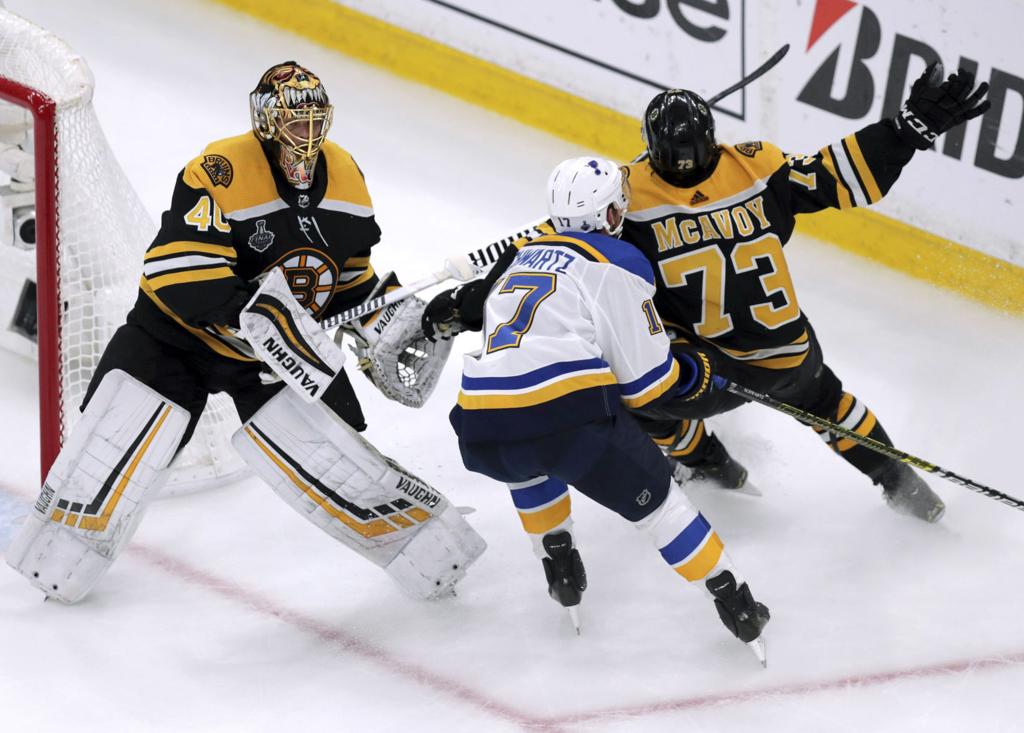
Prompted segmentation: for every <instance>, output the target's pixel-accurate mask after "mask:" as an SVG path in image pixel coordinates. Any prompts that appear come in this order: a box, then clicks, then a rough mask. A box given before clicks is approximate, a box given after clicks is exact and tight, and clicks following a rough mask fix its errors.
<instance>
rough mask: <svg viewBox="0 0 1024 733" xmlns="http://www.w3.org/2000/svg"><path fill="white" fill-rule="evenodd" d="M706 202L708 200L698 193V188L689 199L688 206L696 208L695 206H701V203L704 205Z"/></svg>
mask: <svg viewBox="0 0 1024 733" xmlns="http://www.w3.org/2000/svg"><path fill="white" fill-rule="evenodd" d="M707 200H708V197H707V196H705V195H704V194H702V193H701V192H700V189H699V188H698V189H697V192H696V193H694V194H693V198H692V199H690V206H696V205H697V204H702V203H704V202H705V201H707Z"/></svg>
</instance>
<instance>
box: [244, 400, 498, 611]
mask: <svg viewBox="0 0 1024 733" xmlns="http://www.w3.org/2000/svg"><path fill="white" fill-rule="evenodd" d="M232 443H233V444H234V446H235V449H236V450H237V451H238V452H239V453H240V454H241V455H242V457H243V458H245V460H246V462H247V463H248V464H249V465H250V466H252V468H253V469H254V470H255V471H256V473H257V474H258V475H259V476H260V478H262V479H263V480H264V481H265V482H266V483H267V484H269V485H270V486H271V487H272V488H273V490H274V491H275V492H276V493H277V494H278V495H279V496H281V498H283V499H284V500H285V501H286V502H287V503H288V504H289V505H290V506H291V507H293V508H294V509H295V510H296V511H298V512H299V513H300V514H302V515H303V516H304V517H306V518H307V519H309V521H311V522H312V523H313V524H315V525H317V526H318V527H320V528H321V529H323V530H324V531H325V532H327V533H328V534H329V535H331V536H332V537H334V538H335V539H337V540H338V541H340V542H342V543H344V544H345V545H347V546H348V547H350V548H351V549H353V550H355V551H356V552H358V553H359V554H360V555H362V556H363V557H365V558H367V559H368V560H370V561H371V562H373V563H374V564H376V565H378V566H380V567H382V568H384V569H385V570H386V571H387V573H388V574H389V575H390V576H391V577H392V578H393V579H394V580H395V581H396V582H397V583H398V584H399V586H401V587H402V589H403V590H404V591H406V592H407V593H409V594H410V595H412V596H413V597H416V598H423V599H427V598H437V597H441V596H445V595H448V594H450V593H451V591H452V589H453V588H454V586H455V585H456V583H458V582H459V580H460V579H461V578H462V577H463V576H464V575H465V574H466V570H467V568H468V567H469V566H470V565H471V564H472V563H473V562H474V561H475V560H476V559H477V558H478V557H479V556H480V555H481V554H482V553H483V551H484V550H485V549H486V547H487V545H486V543H485V542H484V540H483V538H482V537H480V535H478V534H477V533H476V531H475V530H474V529H473V528H472V527H470V526H469V524H468V523H467V522H466V520H465V519H463V517H462V515H461V514H460V513H459V511H458V509H456V508H455V507H454V506H452V505H451V503H450V502H449V501H448V500H447V499H446V498H445V497H444V495H443V494H441V493H440V492H439V491H437V490H436V489H434V488H432V487H431V486H429V485H428V484H427V483H426V482H424V481H422V480H421V479H419V478H418V477H416V476H415V475H413V474H411V473H409V472H408V471H406V470H405V469H403V468H402V467H401V466H399V465H398V464H397V463H395V462H394V461H392V460H391V459H389V458H388V457H386V456H384V455H382V454H381V453H380V452H378V451H377V450H376V449H375V448H374V447H373V446H372V445H370V443H368V442H367V441H366V440H364V439H363V438H362V437H361V436H360V435H359V434H358V433H356V432H355V431H354V430H353V429H352V428H351V427H349V426H348V425H347V424H345V423H344V422H343V421H342V420H340V419H338V418H337V417H336V416H335V415H334V414H333V413H332V412H331V411H330V410H329V409H328V408H326V407H325V406H323V405H321V404H316V403H314V404H307V403H305V402H303V401H302V400H301V399H300V398H299V397H298V396H297V394H295V391H294V390H282V391H281V392H280V393H279V394H278V395H276V396H275V397H274V398H273V399H271V400H270V401H269V402H268V403H267V404H266V405H264V406H263V407H262V408H261V409H260V410H259V411H258V412H257V413H256V414H255V415H254V416H253V418H252V419H251V420H249V421H248V422H247V423H246V424H245V425H243V426H242V428H241V429H240V430H239V431H238V432H237V433H235V435H234V437H233V438H232Z"/></svg>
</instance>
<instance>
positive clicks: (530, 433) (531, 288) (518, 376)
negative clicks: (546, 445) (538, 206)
mask: <svg viewBox="0 0 1024 733" xmlns="http://www.w3.org/2000/svg"><path fill="white" fill-rule="evenodd" d="M653 298H654V273H653V272H652V270H651V265H650V264H649V263H648V262H647V260H646V259H645V258H644V256H643V254H641V252H640V251H639V250H638V249H636V248H635V247H634V246H633V245H631V244H628V243H626V242H623V241H621V240H618V239H614V238H612V237H609V236H606V235H603V234H596V233H581V232H566V233H564V234H559V235H547V236H543V237H539V238H538V239H535V240H533V241H532V242H529V243H527V244H526V245H525V246H524V247H523V248H522V249H521V250H520V252H519V254H518V255H517V256H516V258H515V260H514V261H513V262H512V264H511V265H510V267H509V268H508V270H507V271H506V272H505V274H504V275H503V276H502V277H501V278H500V279H499V280H498V281H497V283H495V286H494V288H493V289H492V290H491V292H490V295H488V297H487V302H486V306H485V310H484V327H483V335H484V344H483V349H482V351H481V352H479V353H477V354H471V355H467V356H466V357H465V363H464V365H463V376H462V389H461V391H460V392H459V399H458V404H457V406H456V407H455V409H454V410H453V411H452V415H451V420H452V425H453V426H454V427H455V430H456V432H458V433H459V437H460V439H461V440H463V441H469V442H472V441H484V440H496V439H498V440H515V439H524V438H530V437H536V436H540V435H545V434H550V433H554V432H557V431H560V430H564V429H567V428H570V427H574V426H577V425H581V424H583V423H586V422H590V421H593V420H599V419H602V418H607V417H609V416H611V415H614V414H615V413H616V412H617V411H618V410H620V409H621V407H620V405H619V404H618V403H619V402H620V401H621V402H622V403H624V404H625V405H626V406H627V407H641V406H643V405H649V404H651V403H652V402H654V401H655V400H658V399H659V398H662V397H665V398H667V397H669V396H671V395H674V394H675V393H676V392H677V391H678V388H679V380H680V367H679V363H678V362H677V361H676V360H675V359H674V358H673V357H672V354H671V353H670V351H669V340H668V337H667V336H666V334H665V330H664V328H663V327H662V324H661V321H660V320H659V318H658V314H657V312H656V311H655V309H654V303H653V300H652V299H653ZM685 371H686V372H687V375H686V376H684V379H690V377H691V376H692V374H690V371H691V370H685ZM685 388H686V389H688V388H689V385H686V386H685Z"/></svg>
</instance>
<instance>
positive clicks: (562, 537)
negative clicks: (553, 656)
mask: <svg viewBox="0 0 1024 733" xmlns="http://www.w3.org/2000/svg"><path fill="white" fill-rule="evenodd" d="M542 543H543V545H544V552H546V553H547V554H548V556H547V557H545V558H544V559H543V561H542V562H543V563H544V576H545V577H546V578H547V580H548V594H549V595H550V596H551V597H552V598H554V599H555V600H556V601H558V602H559V603H561V604H562V605H563V606H565V608H566V609H567V610H568V611H569V618H570V619H571V620H572V625H573V626H574V627H575V628H576V633H577V634H579V633H580V616H579V609H578V608H577V607H578V606H579V605H580V600H581V599H582V598H583V591H585V590H586V589H587V571H586V570H584V569H583V560H581V559H580V553H579V552H578V551H577V550H576V548H574V547H573V546H572V535H571V534H569V533H568V532H555V533H553V534H548V535H544V539H543V540H542Z"/></svg>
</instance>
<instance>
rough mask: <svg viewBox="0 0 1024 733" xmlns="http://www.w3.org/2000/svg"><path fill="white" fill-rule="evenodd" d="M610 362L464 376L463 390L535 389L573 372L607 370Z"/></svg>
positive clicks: (588, 361) (566, 363)
mask: <svg viewBox="0 0 1024 733" xmlns="http://www.w3.org/2000/svg"><path fill="white" fill-rule="evenodd" d="M607 367H608V362H606V361H604V360H603V359H597V358H594V359H578V360H576V361H560V362H558V363H556V364H548V365H547V366H542V367H541V368H540V369H534V370H533V371H532V372H526V374H518V375H516V376H512V377H468V376H466V375H465V374H463V375H462V389H464V390H485V389H523V388H526V387H533V386H536V385H538V384H540V383H541V382H546V381H547V380H549V379H553V378H554V377H560V376H562V375H563V374H571V373H572V372H581V371H584V370H586V369H606V368H607Z"/></svg>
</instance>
